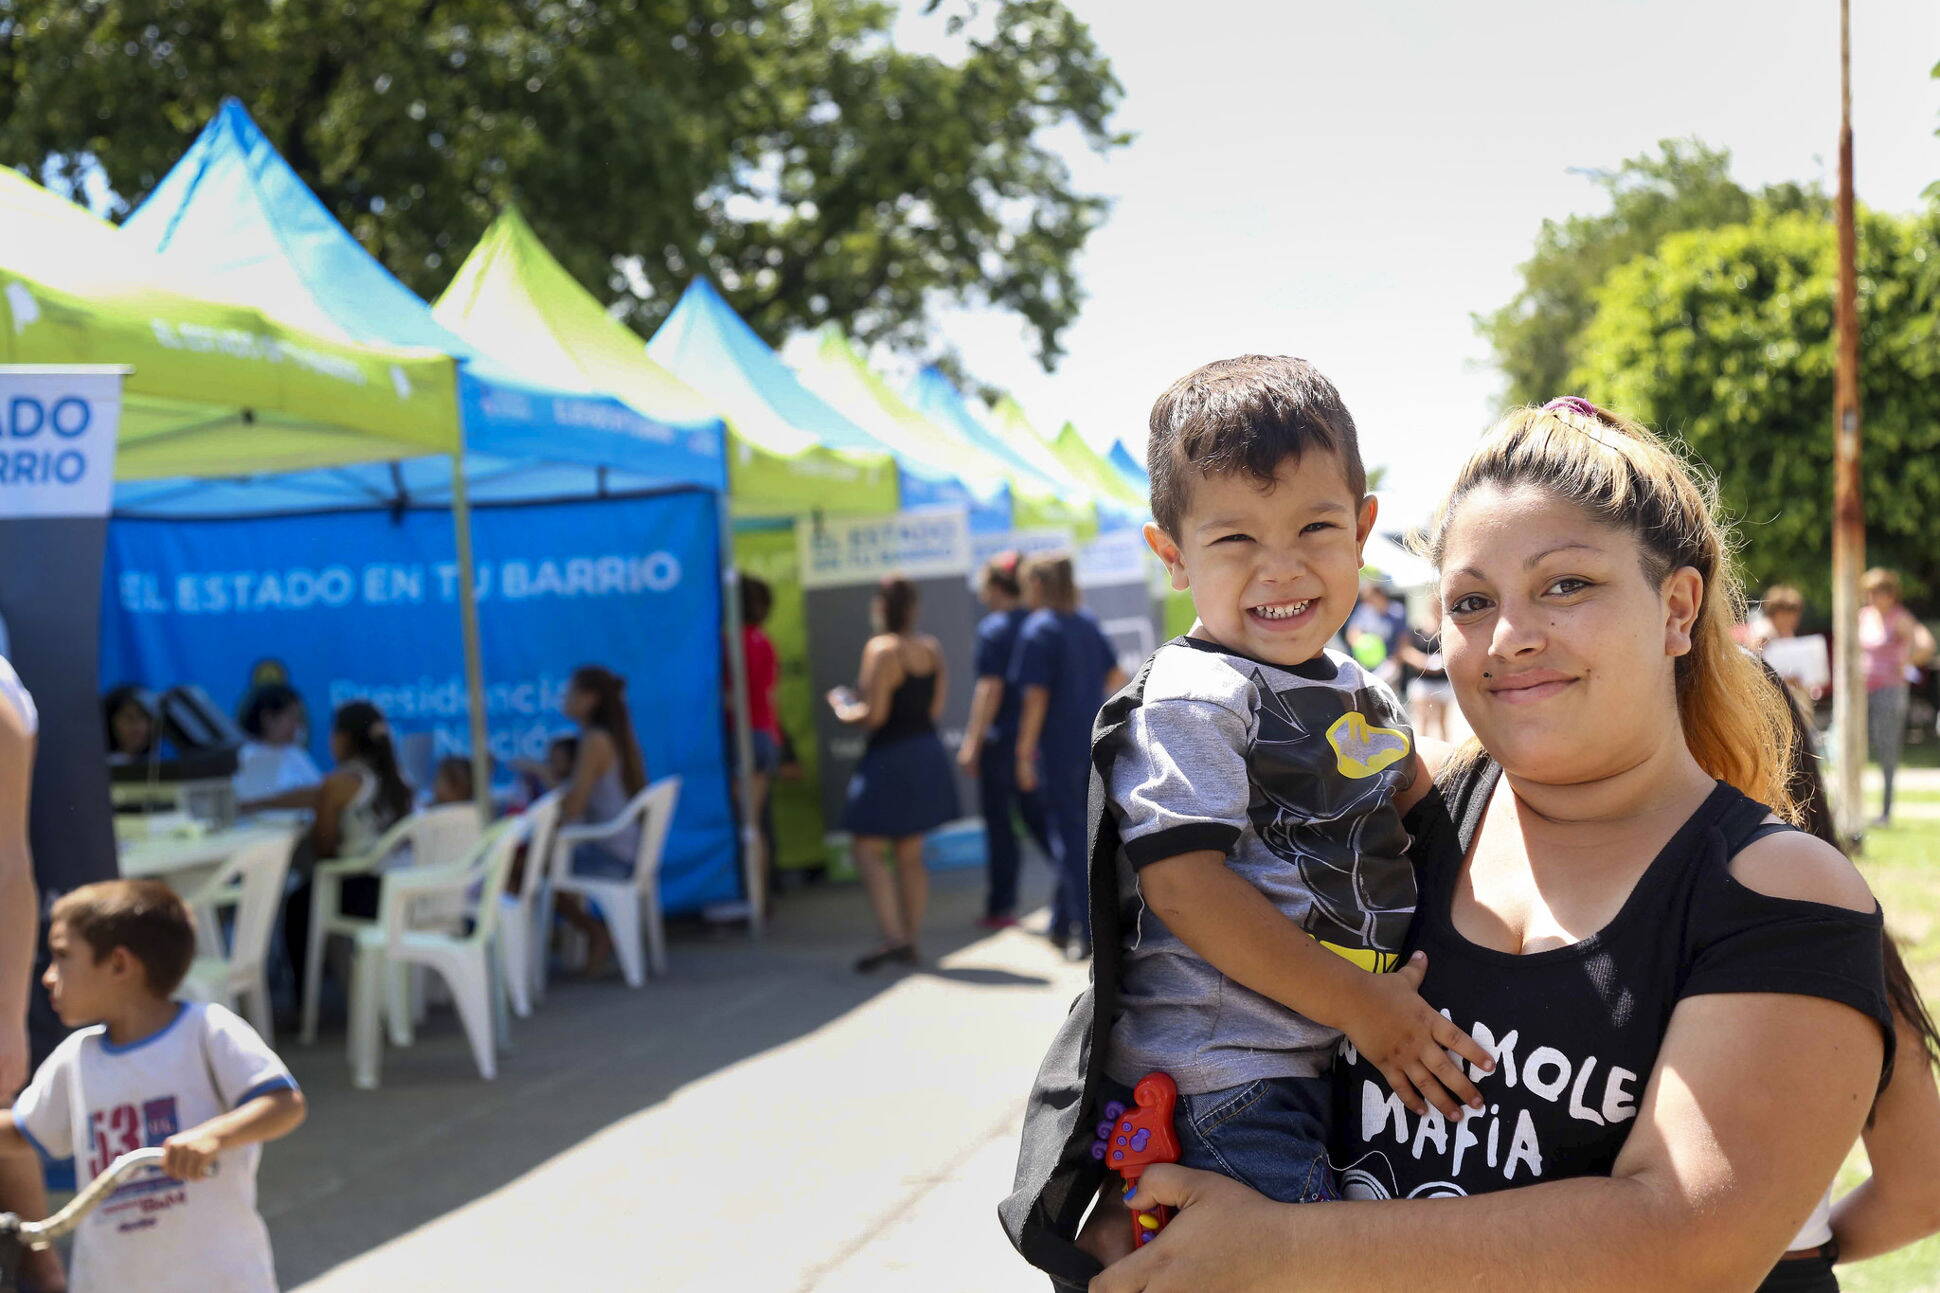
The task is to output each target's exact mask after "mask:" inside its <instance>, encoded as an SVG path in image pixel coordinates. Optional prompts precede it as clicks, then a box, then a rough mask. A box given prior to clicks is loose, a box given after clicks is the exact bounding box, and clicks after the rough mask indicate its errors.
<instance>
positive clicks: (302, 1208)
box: [260, 870, 1047, 1288]
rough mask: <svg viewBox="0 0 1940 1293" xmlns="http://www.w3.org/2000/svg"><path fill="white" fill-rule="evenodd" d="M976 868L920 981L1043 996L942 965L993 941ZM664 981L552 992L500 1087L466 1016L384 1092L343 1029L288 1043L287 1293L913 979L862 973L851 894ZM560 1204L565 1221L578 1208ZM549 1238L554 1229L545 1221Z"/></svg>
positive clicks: (276, 1209) (831, 898)
mask: <svg viewBox="0 0 1940 1293" xmlns="http://www.w3.org/2000/svg"><path fill="white" fill-rule="evenodd" d="M982 885H983V876H982V873H981V870H977V871H963V872H945V873H942V874H938V875H936V876H934V877H933V883H932V888H931V910H930V916H929V919H928V920H927V921H926V922H925V925H926V928H925V931H924V952H925V956H926V957H927V958H930V959H931V961H932V964H931V966H930V968H928V969H926V970H919V971H916V973H927V974H934V975H939V976H942V977H946V978H949V979H953V980H956V981H959V982H966V983H972V984H989V985H992V986H1002V985H1020V984H1042V983H1045V982H1047V980H1043V979H1040V978H1036V977H1033V976H1029V975H1019V974H1014V973H1010V972H1008V971H1003V970H996V969H976V968H962V967H957V968H951V969H938V968H936V967H935V966H934V964H933V961H934V958H937V957H941V956H947V955H950V954H951V953H953V952H956V951H959V950H961V949H962V948H963V947H965V946H967V945H968V944H970V943H973V942H975V941H977V940H978V939H980V938H983V937H986V935H985V934H984V933H983V932H982V931H980V930H978V929H977V928H976V927H975V924H974V922H975V919H976V917H977V915H978V914H979V911H980V904H981V900H982ZM669 935H670V939H669V947H668V961H669V967H670V973H669V975H668V977H667V978H665V979H657V980H649V981H648V983H647V985H646V986H645V987H643V988H641V989H639V990H637V991H636V990H631V989H628V988H627V987H626V986H625V985H624V984H622V983H620V982H619V981H618V980H609V981H605V982H599V983H586V982H571V981H561V980H559V979H557V978H555V979H554V980H553V983H552V986H551V990H550V992H549V993H548V995H547V997H546V999H545V1001H544V1002H543V1003H541V1004H540V1005H539V1007H538V1008H537V1009H536V1010H535V1012H534V1014H533V1016H532V1017H531V1018H530V1019H525V1020H514V1021H513V1025H512V1030H511V1044H512V1049H511V1050H510V1051H508V1052H506V1053H504V1054H502V1055H501V1057H500V1060H499V1075H498V1078H497V1080H496V1081H493V1082H485V1081H482V1080H480V1078H479V1077H478V1074H477V1072H476V1070H475V1069H474V1068H473V1066H472V1062H471V1058H470V1052H469V1050H468V1049H467V1047H466V1045H465V1040H464V1035H463V1033H462V1031H461V1030H460V1029H459V1027H458V1025H457V1022H456V1019H455V1017H454V1016H453V1015H452V1014H451V1013H450V1011H449V1010H448V1009H438V1010H434V1011H433V1012H432V1015H431V1018H430V1019H429V1020H428V1021H427V1024H426V1026H425V1027H424V1028H423V1029H422V1030H421V1031H420V1034H419V1037H418V1041H417V1044H416V1045H414V1046H411V1047H409V1048H405V1049H401V1050H400V1049H392V1048H388V1047H387V1048H386V1050H385V1053H384V1067H383V1086H382V1087H381V1088H380V1089H378V1090H376V1091H358V1090H355V1089H353V1088H352V1087H351V1086H350V1084H349V1070H348V1066H347V1063H346V1061H345V1055H344V1039H343V1034H342V1033H341V1031H338V1032H336V1033H334V1034H333V1033H328V1032H326V1033H325V1034H323V1035H322V1036H321V1037H320V1038H319V1040H318V1043H317V1045H316V1046H313V1047H307V1048H306V1047H299V1046H297V1045H296V1044H295V1042H294V1039H293V1038H282V1039H279V1043H280V1046H279V1053H281V1054H282V1056H283V1058H284V1059H285V1060H286V1061H287V1062H288V1063H289V1064H290V1066H291V1068H292V1069H293V1070H294V1071H295V1073H296V1076H297V1079H298V1081H299V1082H301V1083H302V1085H303V1089H304V1092H305V1094H306V1095H307V1097H308V1099H309V1102H310V1118H309V1122H308V1123H307V1124H306V1125H305V1126H304V1127H303V1128H302V1129H301V1130H299V1131H298V1132H296V1133H295V1134H294V1135H293V1136H291V1137H290V1138H289V1139H287V1140H285V1141H281V1142H279V1143H277V1144H275V1145H272V1146H270V1147H268V1149H267V1150H266V1151H265V1153H264V1155H263V1164H262V1173H261V1195H260V1206H261V1209H262V1213H263V1216H264V1218H265V1219H266V1220H267V1221H268V1223H269V1228H270V1234H271V1236H272V1238H273V1240H274V1243H275V1248H276V1265H277V1270H278V1274H279V1277H280V1281H281V1283H282V1284H283V1286H284V1287H285V1288H292V1287H294V1286H296V1285H298V1284H301V1283H303V1282H304V1281H306V1280H309V1279H311V1278H314V1277H315V1276H317V1275H320V1274H322V1273H323V1272H325V1271H327V1270H329V1269H331V1268H332V1267H334V1266H336V1265H338V1264H339V1263H341V1262H344V1261H346V1260H348V1259H350V1258H352V1257H355V1256H357V1255H358V1254H360V1253H363V1252H365V1251H367V1250H369V1249H371V1248H374V1247H376V1246H377V1245H379V1244H382V1243H384V1242H385V1241H387V1240H389V1239H392V1238H394V1237H396V1236H398V1235H401V1234H403V1233H405V1232H407V1231H410V1230H412V1229H415V1228H416V1227H418V1226H420V1225H423V1224H424V1223H425V1222H427V1221H430V1220H432V1219H434V1218H436V1217H438V1216H440V1215H442V1214H444V1213H445V1212H448V1211H450V1210H452V1209H454V1208H457V1207H459V1206H461V1205H463V1204H465V1203H468V1202H470V1201H471V1200H473V1199H476V1198H479V1197H480V1196H482V1195H484V1194H487V1193H490V1192H491V1191H493V1190H495V1189H497V1188H498V1187H499V1186H501V1185H504V1184H505V1183H507V1182H508V1181H511V1180H512V1179H514V1178H516V1177H518V1176H520V1175H521V1174H523V1173H525V1172H527V1171H528V1170H530V1169H531V1168H533V1167H535V1166H537V1165H538V1164H540V1163H543V1162H545V1161H546V1160H547V1159H550V1158H552V1157H553V1156H554V1155H556V1154H558V1153H560V1152H561V1151H563V1150H566V1149H568V1148H570V1147H571V1146H573V1145H575V1144H577V1143H578V1142H580V1141H582V1140H584V1139H586V1138H587V1137H589V1136H591V1135H593V1134H595V1133H596V1132H598V1131H600V1130H601V1129H602V1128H604V1127H607V1126H609V1125H611V1124H613V1123H615V1122H618V1121H620V1120H622V1119H624V1118H626V1117H628V1116H629V1115H631V1114H634V1113H636V1112H638V1111H640V1110H642V1109H645V1108H648V1107H650V1106H652V1105H654V1104H656V1103H658V1102H660V1101H662V1100H664V1099H666V1098H667V1097H668V1096H669V1095H670V1094H672V1093H673V1092H674V1091H675V1090H676V1089H678V1088H680V1087H681V1086H683V1085H685V1084H687V1083H690V1082H693V1081H695V1080H697V1079H699V1078H703V1077H705V1076H706V1075H708V1074H710V1073H713V1072H715V1071H717V1070H719V1069H722V1068H725V1067H727V1066H729V1065H732V1064H735V1063H737V1062H738V1061H741V1060H744V1059H747V1058H749V1057H751V1056H754V1055H757V1054H760V1053H761V1052H763V1051H766V1050H769V1049H771V1048H773V1047H776V1046H780V1045H783V1044H785V1043H788V1042H790V1041H793V1040H795V1039H796V1038H799V1037H802V1036H804V1035H805V1034H808V1033H810V1032H813V1031H814V1030H816V1029H817V1028H820V1027H821V1026H823V1025H824V1024H827V1023H829V1022H830V1021H831V1020H834V1019H837V1018H839V1017H840V1016H842V1015H843V1014H845V1013H847V1012H848V1011H850V1010H853V1009H855V1008H856V1007H857V1006H859V1005H862V1004H863V1003H864V1002H866V1001H868V1000H869V999H870V998H872V997H874V996H875V995H877V994H878V993H881V992H882V991H883V990H885V989H886V988H888V987H890V986H891V985H893V984H894V983H896V982H897V981H898V980H899V979H900V978H902V977H903V976H902V975H898V974H895V973H881V974H876V975H859V974H857V973H855V971H854V970H853V969H852V968H851V962H852V960H853V959H854V957H855V956H856V955H857V953H858V952H860V951H863V950H867V948H869V947H870V946H872V945H873V939H874V930H873V928H872V926H871V923H870V920H869V916H868V912H867V903H866V902H865V900H864V898H863V895H862V892H861V890H860V889H858V888H856V887H855V886H853V885H844V886H819V887H814V888H809V889H805V890H801V891H798V892H795V893H792V894H788V895H784V897H783V898H782V900H781V902H780V905H779V906H778V908H777V910H776V911H775V913H774V917H773V920H772V921H771V923H770V926H769V931H768V934H767V936H766V937H765V938H763V939H762V940H760V941H758V942H757V941H754V940H751V939H750V938H748V937H747V935H746V934H745V932H743V931H741V930H739V929H733V930H725V931H707V930H701V929H691V930H681V929H677V928H676V929H670V930H669ZM572 1203H573V1200H571V1199H569V1198H562V1199H559V1200H557V1201H556V1206H558V1207H561V1208H568V1207H570V1206H571V1205H572ZM534 1220H535V1222H536V1223H538V1224H539V1225H540V1226H541V1231H540V1232H538V1233H543V1224H544V1219H543V1218H534Z"/></svg>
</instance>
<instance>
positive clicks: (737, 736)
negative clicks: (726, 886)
mask: <svg viewBox="0 0 1940 1293" xmlns="http://www.w3.org/2000/svg"><path fill="white" fill-rule="evenodd" d="M714 507H715V514H716V515H717V516H718V517H719V518H720V523H721V622H722V624H723V625H724V626H725V628H726V631H727V632H726V636H727V643H726V645H727V667H728V709H729V713H730V714H731V715H732V716H733V722H734V761H735V762H734V766H735V774H734V775H735V782H736V785H737V789H738V793H737V794H736V795H735V797H734V815H735V817H736V819H737V821H738V824H739V825H740V827H741V832H740V834H741V883H742V885H743V886H744V887H745V888H746V889H747V891H748V934H749V936H750V937H752V938H759V937H761V933H762V926H763V924H764V922H765V919H766V916H767V906H768V892H767V887H766V885H765V884H764V883H763V879H764V877H763V874H762V872H763V869H764V859H763V857H762V845H763V843H764V841H763V840H762V838H761V818H760V816H759V814H757V813H756V812H755V810H754V775H755V774H754V726H753V723H752V721H751V718H750V715H749V712H748V654H747V649H746V645H745V643H744V642H743V641H742V631H741V630H742V625H741V570H740V567H739V566H737V565H736V564H735V561H734V517H733V515H732V514H731V512H730V510H729V507H728V496H727V494H726V493H724V492H723V493H719V494H716V495H715V496H714ZM769 793H771V794H772V793H773V787H770V788H769Z"/></svg>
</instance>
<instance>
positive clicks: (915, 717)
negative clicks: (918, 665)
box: [869, 669, 936, 746]
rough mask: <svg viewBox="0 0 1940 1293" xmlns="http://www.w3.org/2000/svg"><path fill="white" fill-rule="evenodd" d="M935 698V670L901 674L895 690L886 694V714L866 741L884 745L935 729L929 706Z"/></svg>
mask: <svg viewBox="0 0 1940 1293" xmlns="http://www.w3.org/2000/svg"><path fill="white" fill-rule="evenodd" d="M935 699H936V670H934V669H932V670H930V671H929V672H928V673H926V674H922V675H920V676H919V675H917V674H913V673H912V674H905V675H904V676H903V680H902V682H901V683H900V684H898V685H897V687H896V690H895V691H892V692H890V693H889V717H887V718H885V719H883V721H882V726H881V727H879V728H877V729H876V730H875V731H873V732H871V733H870V734H869V744H870V745H872V746H876V745H887V744H889V743H890V742H891V741H900V740H902V739H903V738H904V737H906V736H920V735H921V734H922V733H924V732H933V731H935V730H936V721H935V720H934V719H932V718H931V717H930V705H931V703H932V702H933V701H934V700H935Z"/></svg>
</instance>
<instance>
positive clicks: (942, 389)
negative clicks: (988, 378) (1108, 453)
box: [903, 365, 1100, 539]
mask: <svg viewBox="0 0 1940 1293" xmlns="http://www.w3.org/2000/svg"><path fill="white" fill-rule="evenodd" d="M903 398H904V399H906V400H908V401H909V406H910V407H911V408H913V409H915V410H916V411H917V412H918V413H921V414H922V415H923V416H924V417H927V418H929V419H930V420H931V421H933V422H935V423H937V424H938V425H939V426H943V427H946V428H948V429H949V430H951V431H954V432H955V433H956V434H958V435H960V436H962V437H963V439H964V440H965V441H966V442H968V443H970V444H972V445H975V446H976V447H977V448H978V449H980V450H982V451H984V452H985V453H988V454H991V455H993V456H994V457H996V458H997V459H998V460H999V461H1000V462H1004V463H1007V464H1009V465H1011V466H1013V467H1014V468H1015V469H1016V470H1018V471H1020V472H1022V473H1024V474H1025V475H1026V476H1027V477H1029V478H1030V479H1032V480H1035V481H1040V482H1042V483H1043V484H1044V485H1045V486H1046V487H1048V488H1050V489H1052V490H1055V491H1057V493H1058V494H1059V495H1060V496H1061V497H1062V498H1064V499H1065V500H1066V501H1068V502H1069V503H1071V504H1072V505H1073V506H1074V507H1076V508H1078V509H1080V511H1081V512H1088V513H1089V516H1088V517H1084V518H1083V523H1082V524H1081V525H1080V526H1079V533H1078V534H1077V535H1076V536H1074V537H1077V538H1080V539H1083V538H1089V537H1091V535H1092V534H1094V533H1096V531H1097V528H1098V511H1099V507H1100V503H1099V500H1098V499H1096V498H1094V497H1093V496H1092V493H1091V491H1090V490H1088V489H1086V488H1085V487H1084V485H1083V484H1081V483H1080V482H1079V481H1077V480H1076V479H1075V478H1073V477H1072V476H1071V474H1070V473H1069V472H1067V471H1065V470H1064V468H1063V466H1062V465H1061V464H1060V463H1059V462H1058V460H1057V459H1056V457H1054V456H1053V455H1052V454H1051V453H1049V452H1048V451H1046V450H1043V449H1042V448H1041V447H1037V446H1029V445H1026V446H1023V447H1022V448H1021V449H1020V448H1019V447H1018V446H1016V445H1013V444H1012V443H1010V441H1008V440H1005V439H1004V438H1003V437H1001V436H999V435H997V434H996V433H995V432H994V431H992V430H991V429H990V428H989V427H987V426H985V425H984V424H983V422H982V421H981V420H980V419H979V418H978V417H977V416H976V414H974V413H972V412H971V411H970V406H969V404H968V403H966V402H965V400H964V398H963V394H962V392H960V391H959V390H957V388H956V383H954V382H952V381H951V380H950V379H949V378H948V377H946V376H945V375H944V374H943V372H942V370H941V369H938V368H937V367H935V366H934V365H930V366H928V367H925V368H924V369H923V370H922V371H921V372H919V373H918V374H916V377H915V379H914V380H912V381H911V382H910V385H909V389H908V390H906V391H904V392H903ZM1033 448H1036V449H1037V452H1036V453H1033V452H1032V450H1033Z"/></svg>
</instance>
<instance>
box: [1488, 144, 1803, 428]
mask: <svg viewBox="0 0 1940 1293" xmlns="http://www.w3.org/2000/svg"><path fill="white" fill-rule="evenodd" d="M1730 171H1731V154H1730V152H1729V151H1728V150H1726V149H1721V148H1711V147H1708V146H1706V145H1705V144H1703V143H1701V142H1698V141H1696V140H1678V139H1666V140H1664V141H1662V142H1661V143H1659V144H1658V151H1657V152H1656V153H1654V154H1652V153H1647V154H1644V155H1642V156H1638V157H1633V158H1630V159H1629V160H1627V161H1625V162H1623V163H1622V164H1621V165H1619V166H1618V167H1617V168H1616V169H1615V170H1611V171H1592V172H1588V174H1589V178H1590V179H1591V180H1593V181H1594V182H1595V184H1596V185H1597V187H1598V188H1600V189H1602V190H1603V192H1604V194H1605V195H1606V196H1607V197H1608V198H1609V202H1610V209H1609V210H1608V211H1605V212H1602V213H1600V214H1597V215H1587V216H1570V217H1569V218H1567V219H1564V220H1545V221H1544V222H1543V227H1542V232H1541V233H1539V234H1538V235H1537V237H1536V250H1535V254H1534V255H1532V256H1531V257H1530V258H1529V259H1528V260H1527V261H1526V262H1524V263H1523V265H1522V266H1521V268H1520V270H1519V272H1520V274H1521V275H1522V288H1521V290H1520V291H1518V292H1517V293H1516V296H1515V298H1514V299H1513V300H1511V301H1510V302H1509V303H1508V304H1507V305H1505V306H1503V307H1502V308H1501V309H1499V310H1496V311H1494V312H1493V313H1491V314H1487V315H1477V316H1476V318H1475V326H1476V330H1477V331H1478V332H1480V333H1481V334H1482V336H1483V337H1484V338H1485V339H1486V340H1487V341H1488V342H1489V344H1490V345H1491V346H1492V347H1494V349H1495V357H1496V364H1497V366H1498V367H1500V368H1501V370H1502V373H1503V376H1504V377H1505V378H1506V379H1507V389H1506V391H1505V396H1506V401H1507V403H1508V404H1510V405H1517V404H1540V403H1542V402H1544V401H1545V400H1548V399H1551V398H1553V397H1554V396H1557V395H1562V394H1567V393H1568V391H1569V389H1570V387H1569V379H1570V373H1571V370H1572V369H1573V368H1574V366H1575V364H1576V362H1577V356H1578V350H1579V346H1580V339H1581V336H1582V333H1583V330H1584V328H1585V327H1587V326H1588V325H1589V323H1590V320H1591V318H1592V317H1593V315H1594V314H1595V297H1596V290H1597V288H1598V287H1599V286H1600V285H1601V284H1602V283H1603V280H1604V278H1605V277H1606V276H1607V275H1609V273H1610V272H1611V271H1612V270H1614V269H1616V268H1617V267H1618V266H1620V265H1623V264H1625V263H1626V262H1628V261H1630V260H1632V259H1634V258H1635V257H1638V256H1641V255H1645V254H1647V253H1648V252H1649V251H1650V250H1651V249H1652V248H1653V247H1655V246H1656V245H1657V242H1658V240H1659V239H1661V238H1663V237H1664V236H1665V235H1666V234H1671V233H1676V232H1678V231H1680V230H1685V229H1709V228H1716V227H1718V226H1720V225H1729V224H1739V223H1742V222H1744V221H1746V220H1749V219H1751V218H1752V216H1753V215H1754V214H1755V213H1759V212H1770V213H1783V212H1787V211H1812V212H1819V213H1823V212H1825V211H1827V210H1828V209H1829V208H1828V206H1827V203H1826V199H1825V196H1824V195H1823V194H1821V193H1820V192H1818V190H1817V189H1815V188H1808V187H1802V186H1799V185H1796V184H1783V185H1774V186H1773V187H1771V188H1767V189H1765V190H1764V191H1762V192H1761V193H1757V194H1753V193H1750V192H1748V191H1746V190H1745V189H1743V188H1741V187H1740V186H1739V185H1738V184H1737V182H1736V181H1734V180H1733V179H1732V178H1731V174H1730Z"/></svg>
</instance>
